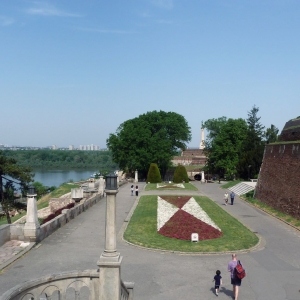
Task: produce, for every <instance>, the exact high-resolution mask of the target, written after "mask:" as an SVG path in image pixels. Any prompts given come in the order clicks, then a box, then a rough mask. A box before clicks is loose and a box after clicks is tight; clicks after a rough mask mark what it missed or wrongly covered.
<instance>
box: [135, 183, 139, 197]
mask: <svg viewBox="0 0 300 300" xmlns="http://www.w3.org/2000/svg"><path fill="white" fill-rule="evenodd" d="M135 195H136V196H138V195H139V187H138V185H136V186H135Z"/></svg>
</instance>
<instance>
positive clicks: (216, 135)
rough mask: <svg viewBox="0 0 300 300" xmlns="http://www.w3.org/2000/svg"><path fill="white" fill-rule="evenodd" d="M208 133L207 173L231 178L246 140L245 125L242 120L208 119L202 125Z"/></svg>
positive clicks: (206, 151) (206, 150)
mask: <svg viewBox="0 0 300 300" xmlns="http://www.w3.org/2000/svg"><path fill="white" fill-rule="evenodd" d="M204 127H205V128H206V130H207V131H208V135H207V137H208V138H207V141H206V142H205V150H204V151H205V153H206V155H207V157H208V160H207V164H206V167H207V171H208V172H210V173H212V172H214V173H217V174H219V176H221V177H223V176H228V177H232V176H234V175H236V174H237V166H238V163H239V158H240V155H241V153H242V149H243V145H244V142H245V140H246V133H247V123H246V121H245V120H243V119H226V117H222V118H218V119H209V120H207V121H206V122H205V123H204Z"/></svg>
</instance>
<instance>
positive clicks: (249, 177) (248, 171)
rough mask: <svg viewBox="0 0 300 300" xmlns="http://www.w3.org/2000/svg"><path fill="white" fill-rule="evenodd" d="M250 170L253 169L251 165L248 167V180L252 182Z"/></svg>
mask: <svg viewBox="0 0 300 300" xmlns="http://www.w3.org/2000/svg"><path fill="white" fill-rule="evenodd" d="M250 168H251V165H249V166H248V180H249V181H250Z"/></svg>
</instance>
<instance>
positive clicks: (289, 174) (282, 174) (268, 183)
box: [255, 118, 300, 219]
mask: <svg viewBox="0 0 300 300" xmlns="http://www.w3.org/2000/svg"><path fill="white" fill-rule="evenodd" d="M255 198H257V199H259V200H260V201H262V202H264V203H266V204H268V205H269V206H271V207H274V208H275V209H277V210H279V211H282V212H284V213H287V214H289V215H291V216H293V217H295V218H298V219H300V118H297V119H294V120H291V121H289V122H287V123H286V124H285V127H284V129H283V130H282V133H281V135H280V138H279V142H278V143H273V144H269V145H267V146H266V148H265V153H264V158H263V163H262V166H261V170H260V174H259V179H258V182H257V186H256V190H255Z"/></svg>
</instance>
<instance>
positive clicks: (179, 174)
mask: <svg viewBox="0 0 300 300" xmlns="http://www.w3.org/2000/svg"><path fill="white" fill-rule="evenodd" d="M183 181H184V182H186V183H188V182H189V177H188V174H187V172H186V168H185V167H184V166H183V165H178V166H177V168H176V169H175V172H174V177H173V182H174V183H182V182H183Z"/></svg>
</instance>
